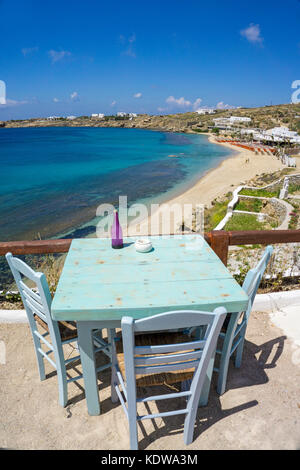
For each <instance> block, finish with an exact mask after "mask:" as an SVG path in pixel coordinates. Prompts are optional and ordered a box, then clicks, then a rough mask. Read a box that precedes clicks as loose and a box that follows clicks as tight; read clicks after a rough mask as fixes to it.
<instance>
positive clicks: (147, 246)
mask: <svg viewBox="0 0 300 470" xmlns="http://www.w3.org/2000/svg"><path fill="white" fill-rule="evenodd" d="M134 246H135V249H136V251H138V252H140V253H148V251H150V250H152V243H151V241H150V240H149V238H139V239H138V240H136V242H135V244H134Z"/></svg>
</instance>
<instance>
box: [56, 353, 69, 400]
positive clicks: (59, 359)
mask: <svg viewBox="0 0 300 470" xmlns="http://www.w3.org/2000/svg"><path fill="white" fill-rule="evenodd" d="M54 355H55V362H56V370H57V379H58V394H59V404H60V405H61V406H62V407H63V408H64V407H65V406H66V405H67V403H68V382H67V371H66V365H65V359H64V354H63V349H62V348H61V351H57V353H56V354H55V353H54Z"/></svg>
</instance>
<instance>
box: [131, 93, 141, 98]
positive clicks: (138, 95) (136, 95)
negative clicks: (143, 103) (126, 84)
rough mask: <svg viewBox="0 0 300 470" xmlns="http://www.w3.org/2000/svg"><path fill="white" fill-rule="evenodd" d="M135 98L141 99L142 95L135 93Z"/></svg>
mask: <svg viewBox="0 0 300 470" xmlns="http://www.w3.org/2000/svg"><path fill="white" fill-rule="evenodd" d="M133 97H134V98H141V97H142V93H135V94H134V95H133Z"/></svg>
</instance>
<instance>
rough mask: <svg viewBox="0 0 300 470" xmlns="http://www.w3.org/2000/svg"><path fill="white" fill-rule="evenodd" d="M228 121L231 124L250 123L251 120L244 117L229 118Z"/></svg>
mask: <svg viewBox="0 0 300 470" xmlns="http://www.w3.org/2000/svg"><path fill="white" fill-rule="evenodd" d="M229 120H230V122H231V123H233V124H234V123H236V122H251V118H249V117H244V116H231V117H230V118H229Z"/></svg>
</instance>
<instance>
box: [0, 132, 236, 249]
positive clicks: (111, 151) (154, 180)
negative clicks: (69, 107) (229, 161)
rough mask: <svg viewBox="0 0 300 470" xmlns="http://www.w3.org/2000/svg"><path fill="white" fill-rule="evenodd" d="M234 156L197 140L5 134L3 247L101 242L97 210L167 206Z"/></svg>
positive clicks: (0, 191)
mask: <svg viewBox="0 0 300 470" xmlns="http://www.w3.org/2000/svg"><path fill="white" fill-rule="evenodd" d="M231 154H232V151H230V150H229V149H227V148H225V147H222V146H219V145H215V144H212V143H210V142H209V141H208V138H207V136H205V135H200V134H199V135H198V134H185V133H172V132H161V131H152V130H144V129H123V128H89V127H44V128H43V127H41V128H9V129H7V128H3V129H0V214H1V215H0V241H9V240H11V241H15V240H33V239H37V238H42V239H46V238H64V237H65V238H66V237H67V238H81V237H86V236H96V224H97V220H99V219H98V218H97V217H96V210H97V207H98V206H99V205H101V204H112V205H113V206H114V207H115V208H116V209H117V208H118V203H119V197H120V196H123V197H124V196H126V197H127V202H128V205H129V206H130V205H131V204H133V203H136V202H141V201H142V202H143V203H145V204H147V205H150V204H151V203H152V202H153V201H155V202H156V203H162V202H165V201H167V200H168V199H171V198H173V197H175V196H176V195H178V194H180V193H182V192H183V191H185V190H187V189H188V188H190V187H191V186H193V185H194V184H195V183H196V181H197V180H199V178H201V176H203V175H204V174H205V173H206V172H208V171H209V170H210V169H212V168H215V167H216V166H218V165H219V163H220V162H221V161H222V160H224V159H225V158H228V156H229V155H231ZM199 202H201V201H199Z"/></svg>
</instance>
